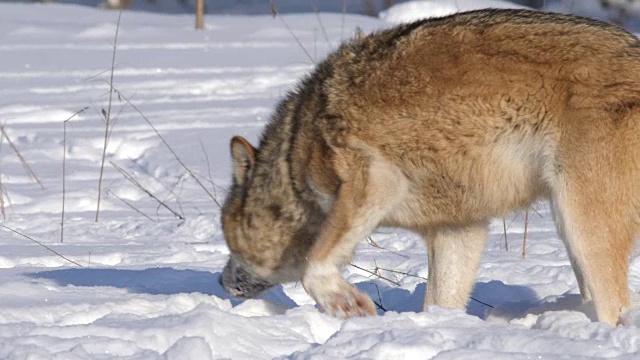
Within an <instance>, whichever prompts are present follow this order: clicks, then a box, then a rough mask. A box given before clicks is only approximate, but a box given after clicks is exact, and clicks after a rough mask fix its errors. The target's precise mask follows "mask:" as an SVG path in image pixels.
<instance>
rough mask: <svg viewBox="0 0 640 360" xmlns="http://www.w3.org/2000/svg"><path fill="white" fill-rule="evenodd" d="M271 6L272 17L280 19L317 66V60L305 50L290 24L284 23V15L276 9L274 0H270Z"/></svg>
mask: <svg viewBox="0 0 640 360" xmlns="http://www.w3.org/2000/svg"><path fill="white" fill-rule="evenodd" d="M269 5H270V6H271V15H273V17H274V18H275V17H277V18H278V19H280V21H281V22H282V25H284V27H285V28H286V29H287V31H289V33H290V34H291V36H293V39H294V40H295V41H296V43H298V46H300V48H301V49H302V51H304V53H305V54H306V55H307V57H308V58H309V60H311V63H312V64H315V63H316V60H315V59H314V58H313V57H312V56H311V54H309V52H308V51H307V49H305V48H304V46H303V45H302V42H300V39H298V37H297V36H296V34H294V33H293V30H291V27H289V24H287V22H286V21H284V18H283V17H282V15H280V13H279V12H278V9H277V8H276V6H275V4H274V3H273V1H272V0H269Z"/></svg>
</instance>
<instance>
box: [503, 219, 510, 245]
mask: <svg viewBox="0 0 640 360" xmlns="http://www.w3.org/2000/svg"><path fill="white" fill-rule="evenodd" d="M502 228H503V229H504V247H505V249H506V250H507V252H508V251H509V240H508V239H507V222H506V220H505V219H504V218H502Z"/></svg>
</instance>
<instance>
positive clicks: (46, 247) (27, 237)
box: [0, 224, 83, 267]
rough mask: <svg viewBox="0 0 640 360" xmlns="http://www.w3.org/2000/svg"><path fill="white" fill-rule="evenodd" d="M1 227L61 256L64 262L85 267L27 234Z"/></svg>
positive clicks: (4, 226)
mask: <svg viewBox="0 0 640 360" xmlns="http://www.w3.org/2000/svg"><path fill="white" fill-rule="evenodd" d="M0 226H2V227H3V228H5V229H7V230H9V231H11V232H13V233H16V234H18V235H20V236H22V237H24V238H26V239H29V240H31V241H33V242H34V243H36V244H38V245H40V246H42V247H43V248H45V249H47V250H49V251H51V252H52V253H54V254H56V255H57V256H59V257H61V258H63V259H64V260H66V261H68V262H70V263H72V264H74V265H78V266H80V267H83V266H82V265H80V264H78V263H77V262H75V261H73V260H71V259H69V258H67V257H66V256H64V255H62V254H60V253H59V252H57V251H55V250H53V249H52V248H50V247H48V246H47V245H45V244H43V243H41V242H40V241H38V240H36V239H34V238H32V237H30V236H27V235H25V234H23V233H21V232H19V231H17V230H14V229H12V228H10V227H8V226H6V225H3V224H0Z"/></svg>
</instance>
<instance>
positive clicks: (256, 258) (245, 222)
mask: <svg viewBox="0 0 640 360" xmlns="http://www.w3.org/2000/svg"><path fill="white" fill-rule="evenodd" d="M231 155H232V159H233V186H232V188H231V191H230V192H229V195H228V197H227V199H226V201H225V204H224V206H223V208H222V227H223V230H224V236H225V239H226V242H227V246H228V247H229V250H230V251H231V256H230V259H229V262H228V263H227V266H226V267H225V269H224V272H223V274H222V276H221V278H220V282H221V284H222V285H223V287H224V288H225V290H226V291H227V292H229V293H230V294H232V295H234V296H238V297H244V298H251V297H255V296H257V295H258V294H259V293H261V292H262V291H264V290H265V289H267V288H269V287H271V286H273V285H276V284H280V283H283V282H287V281H295V280H299V279H300V278H301V276H302V266H303V262H304V258H305V257H306V255H307V252H308V251H309V247H310V245H311V243H312V241H313V239H314V238H315V237H316V234H317V231H318V227H319V226H318V225H317V224H316V225H314V222H312V221H310V220H309V212H308V210H307V209H305V207H304V205H303V204H301V202H300V200H299V199H296V196H295V194H294V193H293V190H292V188H291V186H290V179H289V177H288V174H286V172H287V171H286V168H287V167H288V165H287V164H286V161H287V159H286V156H279V155H275V154H259V153H258V150H256V149H254V148H253V147H252V146H251V145H250V144H249V142H248V141H247V140H245V139H243V138H241V137H238V136H236V137H234V138H233V139H232V140H231ZM265 159H267V160H265ZM283 169H285V170H283ZM316 223H317V222H316Z"/></svg>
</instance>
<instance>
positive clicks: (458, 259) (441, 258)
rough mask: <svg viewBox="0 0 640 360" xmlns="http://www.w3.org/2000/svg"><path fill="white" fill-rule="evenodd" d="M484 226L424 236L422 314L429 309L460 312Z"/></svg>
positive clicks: (466, 298)
mask: <svg viewBox="0 0 640 360" xmlns="http://www.w3.org/2000/svg"><path fill="white" fill-rule="evenodd" d="M487 233H488V224H487V223H486V222H481V223H477V224H473V225H468V226H460V227H448V228H441V229H437V230H428V231H425V232H424V238H425V241H426V243H427V252H428V255H429V258H428V260H429V277H428V282H427V291H426V294H425V297H424V307H423V310H426V309H427V306H429V305H438V306H444V307H450V308H457V309H464V307H465V306H466V304H467V302H468V301H469V294H470V293H471V290H472V289H473V283H474V280H475V275H476V270H477V268H478V265H479V264H480V259H481V258H482V253H483V250H484V248H485V244H486V238H487Z"/></svg>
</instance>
